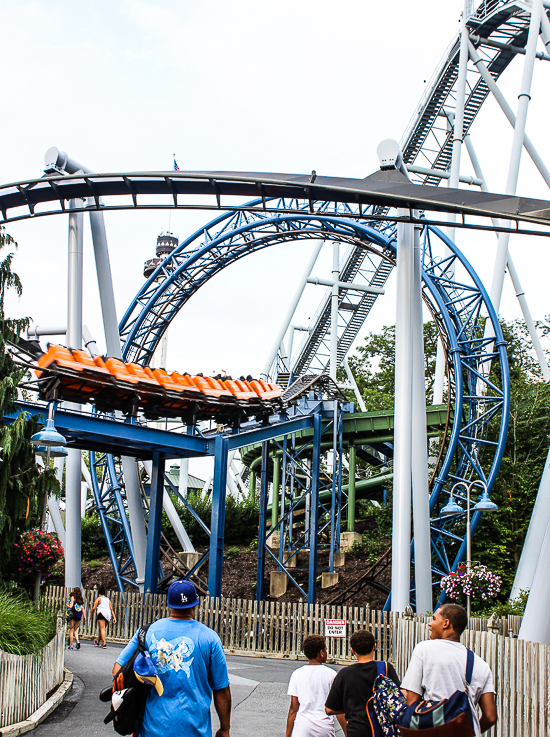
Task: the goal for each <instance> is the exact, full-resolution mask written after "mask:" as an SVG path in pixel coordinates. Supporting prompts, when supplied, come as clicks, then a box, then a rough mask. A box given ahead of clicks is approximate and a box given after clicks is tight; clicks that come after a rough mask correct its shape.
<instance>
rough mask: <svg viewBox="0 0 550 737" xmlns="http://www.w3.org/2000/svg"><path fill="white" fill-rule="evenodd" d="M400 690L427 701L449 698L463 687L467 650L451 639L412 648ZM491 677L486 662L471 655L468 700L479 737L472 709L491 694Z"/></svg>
mask: <svg viewBox="0 0 550 737" xmlns="http://www.w3.org/2000/svg"><path fill="white" fill-rule="evenodd" d="M401 688H404V689H406V690H407V691H414V692H415V693H419V694H421V696H422V698H423V699H425V700H426V701H442V699H448V698H449V697H450V696H452V694H454V692H455V691H464V690H465V688H466V648H465V647H464V645H463V644H462V643H460V642H453V641H452V640H424V641H423V642H419V643H418V645H417V646H416V647H415V648H414V650H413V654H412V657H411V662H410V663H409V667H408V668H407V672H406V673H405V678H403V682H402V683H401ZM494 691H495V687H494V684H493V675H492V673H491V669H490V668H489V666H488V665H487V663H486V662H485V661H484V660H482V659H481V658H480V657H478V656H477V655H474V670H473V672H472V682H471V683H470V689H469V692H468V694H469V697H470V701H471V702H472V705H473V709H472V711H473V712H474V728H475V732H476V735H477V737H480V735H481V730H480V728H479V717H478V714H477V709H476V708H475V707H476V705H477V703H478V701H479V699H480V698H481V696H482V694H484V693H494Z"/></svg>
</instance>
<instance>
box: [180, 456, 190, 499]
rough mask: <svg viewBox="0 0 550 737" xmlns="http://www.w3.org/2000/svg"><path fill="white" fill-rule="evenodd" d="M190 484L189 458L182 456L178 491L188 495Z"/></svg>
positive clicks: (184, 495)
mask: <svg viewBox="0 0 550 737" xmlns="http://www.w3.org/2000/svg"><path fill="white" fill-rule="evenodd" d="M188 485H189V458H180V477H179V482H178V491H179V493H180V494H181V495H182V496H183V497H186V496H187V487H188Z"/></svg>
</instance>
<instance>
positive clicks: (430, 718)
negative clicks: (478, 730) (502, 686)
mask: <svg viewBox="0 0 550 737" xmlns="http://www.w3.org/2000/svg"><path fill="white" fill-rule="evenodd" d="M473 670H474V654H473V652H472V651H471V650H468V654H467V658H466V688H465V689H464V691H455V692H454V694H452V695H451V696H449V698H448V699H443V700H442V701H424V700H423V699H419V700H418V701H415V702H414V704H411V705H410V706H409V707H407V709H405V711H404V712H403V713H402V714H401V715H400V717H399V718H398V724H399V731H400V733H401V735H403V737H418V730H423V729H426V730H428V731H429V734H430V737H454V735H460V737H474V735H475V729H474V716H473V712H472V704H471V702H470V698H469V696H468V691H469V689H470V683H471V682H472V673H473Z"/></svg>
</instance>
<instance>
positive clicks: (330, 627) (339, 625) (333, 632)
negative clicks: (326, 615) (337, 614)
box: [325, 619, 346, 637]
mask: <svg viewBox="0 0 550 737" xmlns="http://www.w3.org/2000/svg"><path fill="white" fill-rule="evenodd" d="M345 636H346V620H345V619H325V637H345Z"/></svg>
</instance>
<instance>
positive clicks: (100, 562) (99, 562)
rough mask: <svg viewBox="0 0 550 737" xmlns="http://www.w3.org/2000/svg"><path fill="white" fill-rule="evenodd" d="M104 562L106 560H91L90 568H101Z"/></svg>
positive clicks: (89, 562)
mask: <svg viewBox="0 0 550 737" xmlns="http://www.w3.org/2000/svg"><path fill="white" fill-rule="evenodd" d="M104 563H105V561H104V560H89V561H88V568H101V566H102V565H103V564H104Z"/></svg>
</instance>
